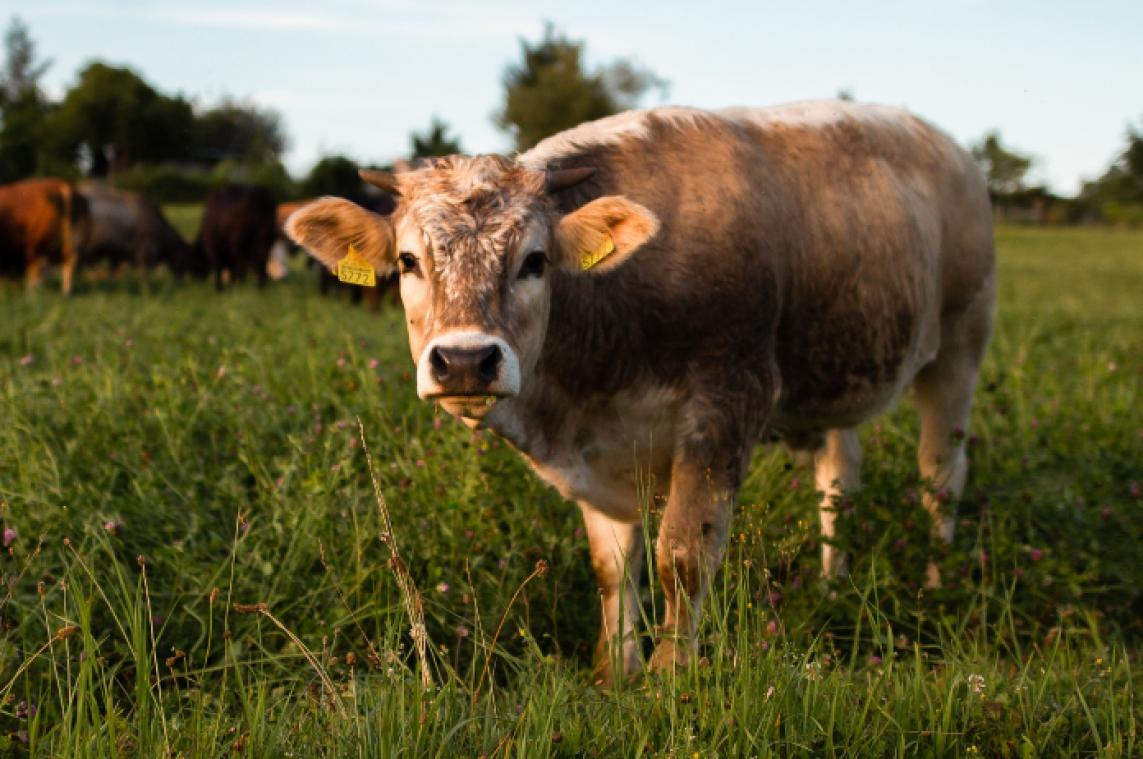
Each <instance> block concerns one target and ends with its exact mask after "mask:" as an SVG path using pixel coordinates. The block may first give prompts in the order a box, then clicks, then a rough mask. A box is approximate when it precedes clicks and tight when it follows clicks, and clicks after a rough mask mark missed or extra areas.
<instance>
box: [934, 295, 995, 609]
mask: <svg viewBox="0 0 1143 759" xmlns="http://www.w3.org/2000/svg"><path fill="white" fill-rule="evenodd" d="M992 292H993V290H992V286H991V283H989V285H988V286H986V287H985V288H983V289H982V291H981V293H980V294H978V295H977V298H976V301H974V302H973V303H972V304H971V305H970V306H969V308H968V309H966V310H965V311H964V312H962V313H961V314H959V315H957V317H955V318H949V319H946V321H945V323H943V324H942V326H941V348H940V353H938V355H937V357H936V359H935V360H934V361H933V362H932V363H930V364H929V365H928V366H926V367H925V368H924V369H922V370H921V372H920V374H918V375H917V379H916V381H915V383H914V387H915V389H916V398H917V410H918V412H919V413H920V417H921V441H920V446H919V447H918V450H917V464H918V466H919V468H920V471H921V478H922V479H923V480H924V481H925V485H926V487H925V493H924V495H923V496H922V500H923V503H924V505H925V509H926V510H927V511H928V512H929V515H930V516H931V517H932V524H933V537H934V539H937V538H939V539H940V540H941V541H942V542H944V543H951V542H952V539H953V532H954V530H955V527H956V513H955V511H954V505H955V503H956V501H957V500H958V499H959V498H960V496H961V493H962V491H963V490H964V482H965V478H966V477H967V476H968V457H967V456H966V455H965V438H966V436H967V433H968V418H969V412H970V410H971V408H972V394H973V391H974V389H975V388H976V378H977V374H978V373H979V371H980V362H981V359H982V358H983V356H984V349H985V348H986V347H987V345H988V338H989V337H990V335H991V333H992V308H993V306H992V303H993V294H992ZM940 584H941V578H940V571H939V569H938V567H937V564H936V562H935V561H930V562H929V566H928V570H927V576H926V580H925V585H926V586H927V587H930V588H933V587H939V586H940Z"/></svg>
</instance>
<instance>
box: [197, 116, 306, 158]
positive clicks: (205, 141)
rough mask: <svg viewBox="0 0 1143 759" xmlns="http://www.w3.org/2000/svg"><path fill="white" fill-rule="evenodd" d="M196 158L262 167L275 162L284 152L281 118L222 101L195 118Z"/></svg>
mask: <svg viewBox="0 0 1143 759" xmlns="http://www.w3.org/2000/svg"><path fill="white" fill-rule="evenodd" d="M194 143H195V144H194V153H195V158H196V159H198V160H200V161H203V162H205V163H211V164H214V163H218V162H220V161H223V160H231V161H238V162H241V163H250V164H263V163H272V162H275V161H277V160H278V158H279V157H280V156H281V155H282V152H283V151H284V150H285V149H286V136H285V133H284V131H283V129H282V117H281V116H280V115H279V114H278V113H277V112H276V111H272V110H264V109H260V108H257V107H256V106H254V105H251V104H248V103H240V102H237V101H233V100H223V101H222V102H221V103H219V104H218V105H217V106H215V107H214V108H210V109H208V110H205V111H202V112H201V113H199V114H198V116H197V117H196V119H195V137H194Z"/></svg>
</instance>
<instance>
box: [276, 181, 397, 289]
mask: <svg viewBox="0 0 1143 759" xmlns="http://www.w3.org/2000/svg"><path fill="white" fill-rule="evenodd" d="M285 228H286V234H287V235H289V237H290V239H291V240H293V241H294V242H296V243H297V244H298V245H301V246H302V247H303V248H305V249H306V250H308V251H309V252H310V255H311V256H313V257H314V258H316V259H317V260H319V261H321V262H322V263H323V264H325V266H326V268H328V269H334V268H336V267H337V262H338V261H340V260H341V259H343V258H345V257H346V255H348V253H349V246H350V245H352V246H353V247H354V248H356V249H357V250H358V251H359V252H360V253H361V256H362V258H364V259H365V260H366V261H368V262H369V263H370V264H371V265H372V266H373V268H374V269H376V270H377V272H378V273H379V274H382V275H385V274H388V273H389V272H390V271H392V269H393V264H394V262H395V260H396V250H395V248H396V246H395V244H394V241H393V240H394V237H393V225H392V223H391V222H390V221H389V219H387V218H385V217H383V216H378V215H377V214H375V213H373V212H372V211H367V210H365V209H364V208H362V207H361V206H359V205H357V204H356V203H351V202H350V201H348V200H343V199H341V198H322V199H321V200H315V201H314V202H313V203H308V204H306V205H304V206H302V207H301V208H299V209H298V210H297V211H294V212H293V213H292V214H290V217H289V218H288V219H286V226H285Z"/></svg>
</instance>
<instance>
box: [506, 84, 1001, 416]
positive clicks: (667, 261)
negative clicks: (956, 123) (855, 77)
mask: <svg viewBox="0 0 1143 759" xmlns="http://www.w3.org/2000/svg"><path fill="white" fill-rule="evenodd" d="M520 161H521V163H523V164H524V165H525V166H528V167H530V168H536V169H543V168H568V167H574V166H593V167H595V168H596V169H597V173H596V175H595V176H593V177H592V178H591V179H590V180H588V181H587V182H585V183H583V184H582V185H580V186H578V187H576V188H574V189H572V190H570V191H565V192H564V193H562V194H561V196H560V197H559V198H558V199H557V202H558V204H559V205H560V206H561V207H562V208H563V209H564V210H571V209H573V208H576V207H578V206H580V205H582V204H583V203H586V202H588V201H589V200H591V199H593V198H595V197H599V196H601V195H606V194H622V195H626V196H627V197H630V198H631V199H633V200H635V201H637V202H639V203H642V204H643V205H646V206H647V207H649V208H650V209H651V210H652V211H654V212H655V213H656V215H657V216H658V217H659V219H660V221H661V223H662V227H661V231H660V234H659V235H658V237H657V238H656V239H655V240H654V241H652V242H651V243H649V244H648V245H647V246H645V248H644V249H642V250H640V251H639V252H638V253H637V254H636V256H635V257H634V258H633V259H632V260H631V262H629V263H628V264H627V265H626V266H624V267H622V268H621V269H620V270H618V271H616V272H615V273H614V274H612V275H609V276H608V277H600V278H587V281H583V282H577V283H569V284H568V285H567V286H566V287H565V288H563V289H564V290H567V291H571V292H570V295H567V296H566V300H567V302H566V307H567V308H573V309H574V308H577V307H579V306H578V305H577V304H580V303H581V302H582V301H584V300H585V299H587V300H596V301H598V300H601V298H602V291H604V290H606V297H607V298H608V299H609V300H612V301H614V300H616V299H618V300H619V301H624V300H629V301H632V302H633V304H637V307H636V306H635V305H633V306H632V307H631V308H629V309H627V311H628V313H625V315H624V319H625V320H626V321H627V322H628V324H627V325H625V333H624V335H622V336H618V337H616V338H615V339H616V340H619V341H626V344H617V345H614V346H610V347H613V348H614V349H616V350H626V351H627V352H628V353H634V354H635V355H636V357H638V358H643V359H646V361H645V362H644V363H647V364H649V365H650V367H651V369H650V371H651V373H653V374H656V375H659V376H665V377H666V379H667V380H668V381H670V380H671V379H672V377H671V376H670V375H671V373H672V371H674V372H677V371H679V367H682V368H683V369H682V371H687V367H692V368H693V366H694V365H695V364H696V363H699V362H702V361H704V360H706V357H708V356H725V355H726V354H727V353H728V352H729V353H730V355H731V356H732V357H733V359H734V360H735V361H737V362H740V363H742V362H744V363H745V365H746V366H747V367H748V368H750V369H754V370H758V371H766V370H767V369H775V370H776V371H777V372H778V374H779V375H780V382H781V396H780V397H781V402H780V407H779V409H778V417H779V419H781V417H783V416H786V417H790V418H799V419H803V420H808V421H809V423H810V424H812V425H814V426H818V423H819V422H822V423H826V424H833V423H844V422H848V421H852V420H856V419H860V418H863V417H865V416H867V415H868V414H869V413H871V412H872V411H874V410H876V408H877V407H878V406H881V405H884V404H885V403H887V402H888V401H889V400H890V399H891V397H892V396H893V395H894V394H895V393H896V392H897V391H898V390H899V389H900V387H901V385H902V384H903V383H904V382H906V381H908V379H911V377H912V374H914V373H915V372H916V371H917V369H919V367H920V366H921V365H923V363H925V362H926V361H927V360H928V359H930V358H931V357H932V356H933V355H934V354H935V352H936V351H937V349H938V347H939V344H938V343H939V334H940V326H939V322H940V318H941V314H942V313H947V312H950V311H955V310H956V309H958V308H963V307H965V305H966V304H967V303H968V302H969V301H970V300H971V299H972V297H973V295H974V294H975V293H976V292H977V291H978V290H979V289H980V288H981V286H982V285H983V283H984V282H985V281H986V280H987V279H988V278H990V277H991V272H992V240H991V215H990V211H989V206H988V197H987V192H986V191H985V187H984V183H983V180H982V178H981V177H980V172H979V170H978V169H977V168H976V167H975V165H974V164H973V162H972V159H971V158H970V157H969V156H968V155H967V154H966V153H965V152H964V151H963V150H961V149H960V148H958V147H957V146H956V145H955V144H954V143H953V142H952V141H951V140H949V139H948V138H947V137H946V136H944V135H943V134H941V133H940V132H939V131H937V130H936V129H934V128H933V127H931V126H929V125H928V124H926V123H925V122H923V121H921V120H920V119H917V118H915V117H913V116H911V115H909V114H907V113H905V112H903V111H900V110H897V109H892V108H885V107H881V106H865V105H854V104H848V103H841V102H836V101H835V102H821V103H807V104H797V105H791V106H779V107H776V108H768V109H730V110H727V111H723V112H719V113H713V112H706V111H699V110H693V109H682V108H667V109H653V110H650V111H643V112H631V113H627V114H622V115H620V116H617V117H612V118H610V119H604V120H602V121H600V122H595V123H593V124H588V125H584V126H582V127H577V128H576V129H573V130H570V131H568V132H565V133H562V134H561V135H557V136H556V137H554V138H550V139H549V140H547V141H545V142H542V143H540V145H538V146H537V147H536V148H534V149H533V150H532V151H529V152H528V153H525V154H524V155H523V156H521V158H520ZM592 280H606V282H603V281H592ZM596 305H597V306H598V305H599V304H598V303H596ZM605 307H606V308H609V309H621V308H622V307H621V306H619V305H615V304H614V303H609V304H606V305H605ZM559 308H560V298H559V297H554V300H553V310H554V311H557V310H558V309H559ZM632 321H633V323H632ZM560 323H561V320H560V319H559V318H558V317H556V314H555V313H554V314H553V324H554V325H556V327H557V329H558V325H559V324H560ZM570 323H573V324H574V323H576V322H575V321H574V320H571V321H570ZM559 339H564V340H570V341H572V344H573V345H574V344H575V341H576V339H577V338H575V336H574V335H571V334H570V330H569V334H568V335H560V338H559ZM748 344H753V345H756V346H758V348H757V350H756V351H754V352H751V351H750V350H747V349H744V347H743V346H744V345H748ZM657 361H658V363H656V362H657ZM769 361H772V362H773V365H772V366H766V364H767V362H769ZM627 373H628V374H630V373H631V370H629V371H628V372H627ZM608 379H612V380H614V381H615V383H617V384H623V382H625V381H627V380H630V377H612V378H603V377H597V376H596V377H589V378H587V381H586V384H588V385H591V384H592V383H594V384H595V385H596V386H598V383H599V382H601V381H606V380H608Z"/></svg>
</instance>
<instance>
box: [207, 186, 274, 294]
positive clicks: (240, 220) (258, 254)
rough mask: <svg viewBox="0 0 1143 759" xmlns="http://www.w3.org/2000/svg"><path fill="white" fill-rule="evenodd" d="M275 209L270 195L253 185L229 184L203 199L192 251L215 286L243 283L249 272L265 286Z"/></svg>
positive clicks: (220, 287) (272, 241) (267, 191)
mask: <svg viewBox="0 0 1143 759" xmlns="http://www.w3.org/2000/svg"><path fill="white" fill-rule="evenodd" d="M276 214H277V206H276V205H275V203H274V198H273V196H272V195H271V194H270V191H269V190H267V189H266V188H265V187H258V186H256V185H242V184H229V185H224V186H222V187H219V188H218V189H217V190H215V191H214V192H212V193H211V194H210V197H209V198H207V201H206V208H205V209H204V210H203V215H202V226H201V227H200V228H199V232H198V240H197V241H196V242H195V248H196V250H197V253H198V255H199V256H201V257H202V258H204V259H205V261H206V262H207V265H208V266H209V267H210V271H211V273H212V274H213V275H214V283H215V286H216V287H217V288H218V289H219V290H221V289H222V288H223V285H224V284H225V278H224V272H227V273H229V276H230V280H231V281H241V280H242V279H245V277H246V274H247V272H249V271H252V272H254V274H255V275H257V277H258V284H259V285H260V286H261V285H265V284H266V278H267V273H266V265H267V263H268V261H269V259H270V248H271V247H272V246H273V245H274V240H275V239H276V238H277V236H278V231H277V221H276Z"/></svg>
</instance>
